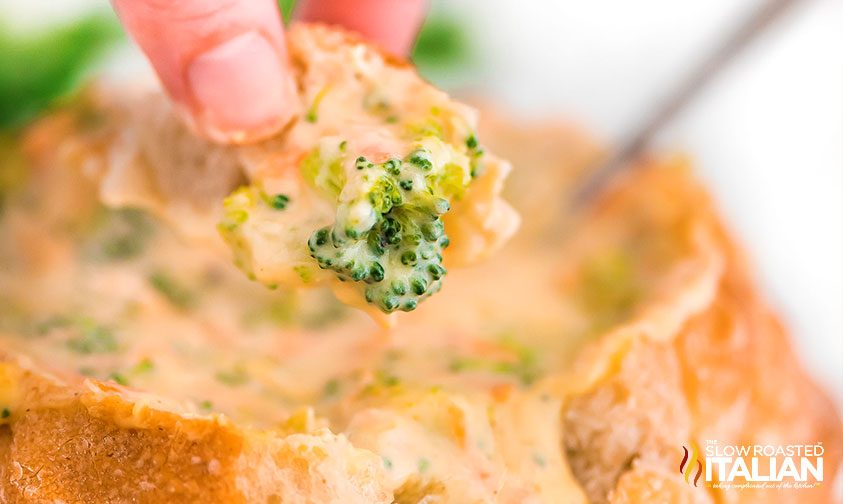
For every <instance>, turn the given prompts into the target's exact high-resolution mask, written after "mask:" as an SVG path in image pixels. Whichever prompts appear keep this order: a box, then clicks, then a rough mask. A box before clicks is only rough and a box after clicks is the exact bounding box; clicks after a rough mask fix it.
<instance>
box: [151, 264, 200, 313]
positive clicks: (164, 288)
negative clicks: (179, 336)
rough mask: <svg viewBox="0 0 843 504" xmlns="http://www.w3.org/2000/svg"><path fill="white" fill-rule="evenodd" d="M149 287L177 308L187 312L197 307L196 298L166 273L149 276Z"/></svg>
mask: <svg viewBox="0 0 843 504" xmlns="http://www.w3.org/2000/svg"><path fill="white" fill-rule="evenodd" d="M148 280H149V285H151V286H152V288H154V289H155V290H156V291H158V293H159V294H161V295H162V296H164V298H166V299H167V301H169V302H170V304H171V305H173V306H174V307H176V308H179V309H181V310H187V309H190V308H192V307H194V306H195V305H196V296H194V295H193V292H191V291H190V289H188V288H187V287H185V286H184V285H183V284H182V283H181V282H179V281H178V280H176V279H175V278H173V276H172V275H170V274H169V273H167V272H165V271H156V272H154V273H152V274H151V275H149V278H148Z"/></svg>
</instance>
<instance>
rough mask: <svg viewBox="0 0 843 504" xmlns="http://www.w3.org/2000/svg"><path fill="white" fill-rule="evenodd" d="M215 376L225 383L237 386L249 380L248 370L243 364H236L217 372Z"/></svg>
mask: <svg viewBox="0 0 843 504" xmlns="http://www.w3.org/2000/svg"><path fill="white" fill-rule="evenodd" d="M216 378H217V380H219V381H220V382H222V383H224V384H226V385H229V386H232V387H237V386H240V385H245V384H246V383H247V382H248V381H249V372H248V371H247V370H246V368H245V367H244V366H242V365H236V366H234V367H232V368H231V369H228V370H224V371H219V372H217V374H216Z"/></svg>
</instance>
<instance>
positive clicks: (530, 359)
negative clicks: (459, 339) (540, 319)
mask: <svg viewBox="0 0 843 504" xmlns="http://www.w3.org/2000/svg"><path fill="white" fill-rule="evenodd" d="M498 344H499V345H500V346H501V347H502V348H504V349H506V350H508V351H509V352H510V353H512V354H513V355H514V357H515V360H505V361H504V360H488V359H482V358H477V357H457V358H455V359H453V360H451V362H450V364H449V366H448V368H449V369H450V371H451V372H454V373H463V372H471V371H480V372H489V373H494V374H500V375H508V376H512V377H515V378H517V379H518V380H519V381H520V382H521V383H522V384H524V385H529V384H531V383H533V382H534V381H535V380H536V379H537V378H538V377H539V374H540V369H539V363H538V356H537V355H536V352H535V350H533V349H532V348H530V347H528V346H526V345H524V344H523V343H521V342H520V341H518V340H517V339H516V338H515V337H514V336H513V335H511V334H505V335H503V336H502V337H501V338H500V339H499V342H498Z"/></svg>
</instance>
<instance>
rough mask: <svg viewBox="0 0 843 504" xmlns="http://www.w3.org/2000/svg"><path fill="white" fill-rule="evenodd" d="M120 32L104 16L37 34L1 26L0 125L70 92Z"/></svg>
mask: <svg viewBox="0 0 843 504" xmlns="http://www.w3.org/2000/svg"><path fill="white" fill-rule="evenodd" d="M120 33H121V31H120V27H119V26H118V25H117V23H116V22H115V20H114V19H113V18H110V17H105V16H103V15H92V16H89V17H86V18H83V19H80V20H78V21H75V22H73V23H70V24H67V25H63V26H59V27H55V28H51V29H48V30H46V31H43V32H41V33H38V34H34V35H20V34H13V33H11V32H10V30H9V29H8V28H0V54H2V57H0V129H13V128H16V127H19V126H22V125H24V124H25V123H26V122H27V121H29V120H31V119H33V118H34V117H36V116H37V115H38V113H39V112H41V111H42V110H43V109H44V108H46V107H48V106H49V105H50V104H52V103H53V102H54V101H55V100H56V99H58V98H61V97H63V96H65V95H67V94H68V93H70V92H72V91H73V90H74V89H75V87H76V86H77V85H78V84H79V82H80V80H81V78H82V77H83V75H84V73H85V71H86V70H87V69H88V68H89V67H90V65H91V64H92V63H93V62H94V61H95V60H96V58H98V57H99V56H101V55H102V54H103V53H104V52H105V50H106V49H107V48H108V47H109V46H110V45H111V44H112V42H114V41H115V40H117V39H119V37H120Z"/></svg>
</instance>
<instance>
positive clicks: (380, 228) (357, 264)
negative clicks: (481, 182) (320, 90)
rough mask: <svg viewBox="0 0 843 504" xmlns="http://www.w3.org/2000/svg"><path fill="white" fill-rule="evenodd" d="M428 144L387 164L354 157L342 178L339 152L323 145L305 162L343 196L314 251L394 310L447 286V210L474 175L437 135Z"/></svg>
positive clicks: (309, 173)
mask: <svg viewBox="0 0 843 504" xmlns="http://www.w3.org/2000/svg"><path fill="white" fill-rule="evenodd" d="M427 144H429V146H428V145H426V144H425V142H421V143H419V144H418V146H417V147H416V148H415V149H414V150H412V152H409V153H407V154H406V155H404V156H403V157H397V156H396V157H391V158H389V159H387V160H386V161H383V162H381V163H374V162H372V161H371V160H369V159H367V158H366V157H364V156H360V157H357V158H350V159H353V160H354V162H353V169H352V170H350V171H349V173H343V176H342V177H340V176H339V174H340V173H341V172H340V171H339V170H337V166H338V164H339V163H341V162H342V160H341V156H343V155H344V153H339V150H334V151H333V152H334V153H335V154H336V153H339V154H338V156H340V157H337V155H335V156H334V157H331V156H329V157H328V159H326V158H325V157H324V156H323V154H324V153H325V149H324V147H323V148H322V149H321V151H317V152H314V154H312V158H311V159H306V160H305V162H304V164H303V168H304V170H305V177H306V178H308V179H310V180H312V181H316V180H317V178H318V177H321V178H319V181H320V182H321V184H319V183H317V184H316V185H317V186H321V187H327V188H329V189H330V191H331V192H332V193H333V194H336V195H337V200H338V203H337V213H336V221H335V222H334V223H333V225H330V226H326V227H323V228H321V229H318V230H316V231H315V232H314V233H313V234H312V235H311V237H310V239H309V240H308V248H309V250H310V254H311V256H312V257H313V258H314V259H316V261H317V263H318V264H319V267H320V268H322V269H327V270H332V271H334V272H335V274H336V275H337V277H338V278H339V279H340V280H341V281H350V282H358V283H359V284H360V287H361V290H362V293H363V295H364V297H365V299H366V301H367V302H368V303H371V304H374V305H376V306H377V307H378V308H380V309H381V310H382V311H384V312H386V313H390V312H393V311H395V310H402V311H412V310H414V309H415V308H416V306H417V305H418V303H419V302H420V301H422V300H423V299H425V298H426V297H428V296H430V295H431V294H433V293H435V292H437V291H438V290H439V289H440V288H441V286H442V279H443V277H444V276H445V274H446V270H445V268H444V267H443V266H442V251H443V250H444V249H445V248H446V247H447V246H448V243H449V239H448V236H447V235H446V234H445V226H444V224H443V222H442V216H443V215H444V214H445V213H446V212H447V211H448V210H449V209H450V206H451V201H453V200H454V199H457V198H459V197H461V196H462V194H463V192H464V191H465V188H466V187H467V185H468V183H469V182H470V181H471V175H470V167H469V162H468V158H467V157H466V156H465V155H464V154H461V153H459V152H457V151H455V150H453V148H451V147H449V146H447V145H446V144H444V143H442V142H441V141H438V140H435V139H431V140H430V141H429V142H427ZM434 151H436V152H438V153H439V154H438V155H434ZM317 158H318V160H317ZM317 164H318V166H321V167H322V169H316V170H314V167H315V166H317ZM337 189H339V190H337Z"/></svg>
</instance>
